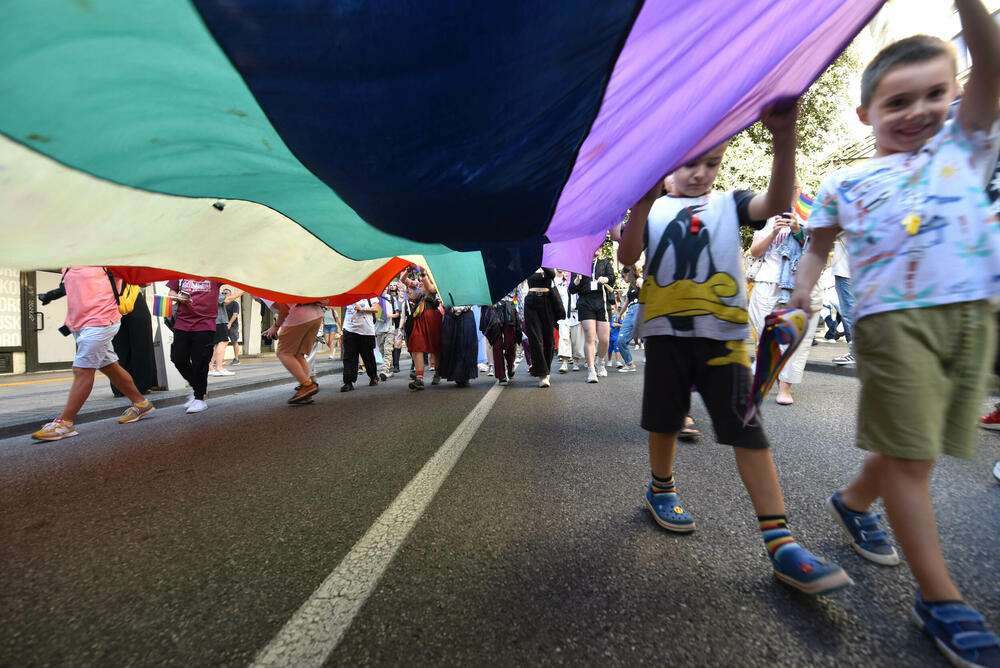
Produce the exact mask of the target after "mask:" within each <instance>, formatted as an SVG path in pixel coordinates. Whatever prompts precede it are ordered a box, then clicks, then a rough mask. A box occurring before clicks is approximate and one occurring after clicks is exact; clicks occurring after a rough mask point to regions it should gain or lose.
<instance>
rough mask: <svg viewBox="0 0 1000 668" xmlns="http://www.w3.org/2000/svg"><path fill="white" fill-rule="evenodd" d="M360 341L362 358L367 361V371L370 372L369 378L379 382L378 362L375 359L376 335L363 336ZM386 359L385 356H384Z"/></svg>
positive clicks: (359, 347) (359, 348) (359, 346)
mask: <svg viewBox="0 0 1000 668" xmlns="http://www.w3.org/2000/svg"><path fill="white" fill-rule="evenodd" d="M359 339H360V340H359V341H358V344H359V345H358V352H359V353H360V355H361V360H362V361H363V362H364V363H365V373H367V374H368V378H369V380H373V381H375V382H376V383H377V382H378V372H377V370H376V369H377V364H378V363H377V362H376V361H375V337H374V336H361V337H359ZM382 361H383V362H384V361H385V358H384V357H383V358H382Z"/></svg>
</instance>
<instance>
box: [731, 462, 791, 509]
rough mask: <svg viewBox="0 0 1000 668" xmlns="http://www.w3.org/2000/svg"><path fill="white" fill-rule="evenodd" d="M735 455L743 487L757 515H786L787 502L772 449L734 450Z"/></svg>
mask: <svg viewBox="0 0 1000 668" xmlns="http://www.w3.org/2000/svg"><path fill="white" fill-rule="evenodd" d="M733 453H734V454H735V455H736V466H737V468H738V469H739V472H740V478H741V479H742V480H743V486H744V487H746V490H747V493H748V494H749V495H750V502H751V503H752V504H753V507H754V510H755V511H757V514H758V515H764V516H767V515H784V514H785V501H784V499H783V498H782V496H781V485H780V484H779V483H778V471H777V469H776V468H775V467H774V460H773V459H772V458H771V451H770V449H766V448H764V449H759V450H757V449H750V448H733Z"/></svg>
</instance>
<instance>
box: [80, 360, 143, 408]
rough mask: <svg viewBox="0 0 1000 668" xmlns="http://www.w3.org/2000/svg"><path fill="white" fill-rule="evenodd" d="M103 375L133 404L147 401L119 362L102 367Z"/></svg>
mask: <svg viewBox="0 0 1000 668" xmlns="http://www.w3.org/2000/svg"><path fill="white" fill-rule="evenodd" d="M101 373H103V374H104V375H105V376H107V377H108V380H110V381H111V384H112V385H114V386H115V387H117V388H118V389H120V390H121V391H122V394H124V395H125V396H126V397H128V400H129V401H131V402H132V403H133V404H141V403H142V402H143V401H145V400H146V397H144V396H142V392H140V391H139V389H138V388H137V387H136V386H135V381H133V380H132V376H131V375H129V372H128V371H126V370H125V369H123V368H122V366H121V365H120V364H119V363H118V362H112V363H111V364H109V365H107V366H105V367H101ZM91 378H93V376H91ZM74 380H75V378H74Z"/></svg>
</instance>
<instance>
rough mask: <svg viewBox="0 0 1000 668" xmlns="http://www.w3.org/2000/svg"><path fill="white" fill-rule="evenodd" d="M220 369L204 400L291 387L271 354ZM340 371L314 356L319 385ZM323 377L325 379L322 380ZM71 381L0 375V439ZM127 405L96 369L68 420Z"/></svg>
mask: <svg viewBox="0 0 1000 668" xmlns="http://www.w3.org/2000/svg"><path fill="white" fill-rule="evenodd" d="M409 359H410V356H409V355H408V354H406V353H405V352H404V353H403V356H402V360H401V363H402V361H406V362H407V364H406V368H409V363H408V362H409ZM225 368H226V369H229V370H230V371H232V372H233V373H234V374H236V375H234V376H209V377H208V400H209V402H211V400H212V398H213V397H224V396H227V395H230V394H236V393H237V392H247V391H249V390H257V389H260V388H263V387H273V386H281V385H287V386H288V391H289V393H291V391H292V390H293V389H294V387H295V379H294V378H292V377H291V375H290V374H289V373H288V372H287V371H286V370H285V368H284V367H283V366H282V365H281V362H279V361H278V358H277V357H276V356H275V355H274V354H269V355H263V356H261V357H255V358H244V359H243V360H241V363H240V365H239V366H231V365H229V364H227V365H226V366H225ZM342 372H343V365H342V364H341V361H340V357H339V355H338V357H337V359H336V360H331V359H329V358H328V357H327V356H326V355H321V356H319V357H318V358H317V360H316V376H317V378H318V379H320V385H327V386H332V384H336V385H337V387H339V386H340V374H341V373H342ZM324 377H331V378H330V380H328V381H326V382H325V383H324V381H323V380H322V379H323V378H324ZM72 383H73V372H72V371H70V370H68V369H67V370H63V371H46V372H41V373H31V374H18V375H10V376H7V375H4V376H0V438H9V437H11V436H18V435H27V434H30V433H32V432H33V431H35V430H36V429H38V428H39V427H41V426H42V425H43V424H45V423H46V422H50V421H51V420H52V419H53V418H55V417H58V415H59V411H61V410H62V407H63V405H64V404H65V402H66V396H67V395H68V394H69V388H70V385H72ZM190 393H191V390H190V389H189V388H187V387H184V388H182V389H177V390H165V391H157V390H153V391H151V392H149V393H148V394H147V395H146V396H148V397H149V399H150V400H151V401H152V402H153V403H154V404H155V405H156V407H157V408H166V407H167V406H179V405H183V404H184V402H186V401H187V399H188V396H189V395H190ZM289 396H291V394H289ZM128 403H129V402H128V399H125V398H123V397H115V396H113V395H112V394H111V387H110V384H109V382H108V379H107V378H106V377H105V376H104V375H103V374H101V373H100V372H98V374H97V378H96V379H95V380H94V391H93V392H92V393H91V395H90V398H89V399H87V403H85V404H84V405H83V409H82V410H81V411H80V413H79V414H77V416H76V420H75V421H74V422H75V423H76V424H83V423H86V422H93V421H94V420H103V419H106V418H109V417H120V416H121V414H122V413H123V412H124V411H125V409H126V408H127V407H128Z"/></svg>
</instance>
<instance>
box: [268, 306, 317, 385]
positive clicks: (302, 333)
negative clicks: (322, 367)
mask: <svg viewBox="0 0 1000 668" xmlns="http://www.w3.org/2000/svg"><path fill="white" fill-rule="evenodd" d="M322 322H323V319H322V318H317V319H315V320H312V321H310V322H306V323H302V324H300V325H292V326H290V327H282V328H281V330H280V331H279V332H278V361H279V362H281V365H282V366H283V367H285V370H286V371H288V373H290V374H292V376H293V377H294V378H295V380H297V381H298V382H299V385H310V384H311V383H312V379H311V378H310V376H311V374H310V370H309V360H308V359H307V357H308V356H309V355H310V353H312V350H313V347H314V345H315V343H316V332H317V331H318V330H319V326H320V323H322Z"/></svg>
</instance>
